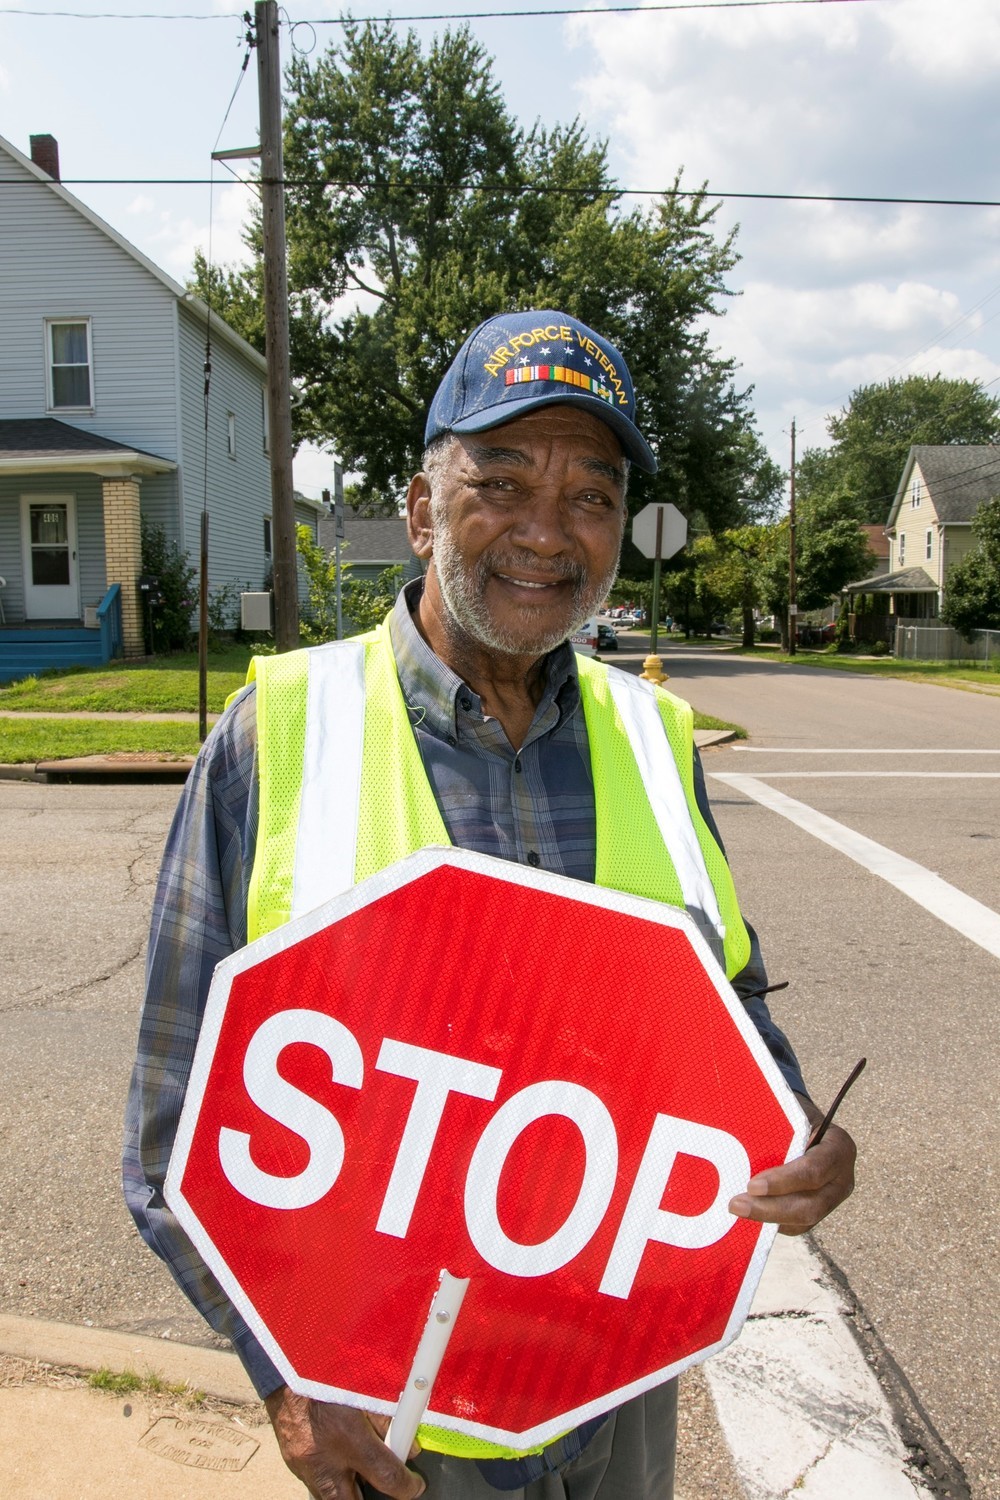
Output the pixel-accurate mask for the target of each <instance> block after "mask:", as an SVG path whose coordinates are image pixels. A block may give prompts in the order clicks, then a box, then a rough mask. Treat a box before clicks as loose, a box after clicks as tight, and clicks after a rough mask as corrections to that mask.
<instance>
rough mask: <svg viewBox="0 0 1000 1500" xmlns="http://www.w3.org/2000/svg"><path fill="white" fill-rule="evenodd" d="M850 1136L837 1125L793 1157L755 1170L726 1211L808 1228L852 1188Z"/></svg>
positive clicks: (795, 1230)
mask: <svg viewBox="0 0 1000 1500" xmlns="http://www.w3.org/2000/svg"><path fill="white" fill-rule="evenodd" d="M856 1155H857V1152H856V1148H855V1145H854V1142H853V1141H852V1140H851V1137H850V1136H849V1135H848V1134H847V1132H846V1131H845V1130H841V1129H840V1128H839V1126H836V1125H833V1126H831V1127H830V1129H829V1131H828V1132H827V1134H826V1136H825V1138H824V1139H823V1141H822V1142H821V1143H820V1144H819V1145H818V1146H816V1147H815V1148H814V1149H812V1150H807V1151H806V1153H805V1155H804V1156H800V1157H799V1158H798V1159H797V1160H796V1161H790V1162H787V1163H786V1164H785V1165H784V1166H783V1167H772V1168H771V1169H770V1171H767V1172H758V1173H757V1175H756V1176H755V1177H752V1178H751V1179H750V1181H749V1182H748V1184H747V1187H746V1191H745V1192H743V1193H738V1194H737V1195H736V1197H735V1198H733V1199H732V1200H731V1201H730V1204H729V1212H730V1213H731V1214H735V1215H736V1216H737V1217H738V1218H741V1219H753V1220H755V1221H756V1222H758V1223H762V1224H778V1225H780V1226H781V1228H782V1230H783V1231H784V1232H785V1233H786V1234H802V1233H804V1232H805V1230H807V1229H812V1228H813V1226H814V1225H816V1224H818V1223H819V1222H820V1220H821V1219H823V1218H825V1217H826V1215H827V1214H828V1213H831V1212H832V1210H833V1209H835V1208H836V1207H837V1205H838V1203H842V1202H843V1201H844V1199H845V1198H847V1197H849V1196H850V1194H851V1193H852V1192H853V1191H854V1161H855V1157H856Z"/></svg>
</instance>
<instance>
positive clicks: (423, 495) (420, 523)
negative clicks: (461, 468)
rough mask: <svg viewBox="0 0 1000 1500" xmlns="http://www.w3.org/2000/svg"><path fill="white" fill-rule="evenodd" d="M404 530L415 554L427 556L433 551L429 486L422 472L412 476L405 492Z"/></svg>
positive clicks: (422, 556)
mask: <svg viewBox="0 0 1000 1500" xmlns="http://www.w3.org/2000/svg"><path fill="white" fill-rule="evenodd" d="M406 530H407V534H408V536H409V538H410V546H411V547H412V548H413V550H414V552H415V553H416V554H417V556H418V557H421V558H425V559H426V558H429V557H430V555H431V552H432V551H433V541H434V528H433V526H432V525H431V486H430V481H429V479H428V477H427V475H426V474H424V473H420V474H415V475H414V476H413V478H412V479H411V480H410V488H409V489H408V490H407V492H406Z"/></svg>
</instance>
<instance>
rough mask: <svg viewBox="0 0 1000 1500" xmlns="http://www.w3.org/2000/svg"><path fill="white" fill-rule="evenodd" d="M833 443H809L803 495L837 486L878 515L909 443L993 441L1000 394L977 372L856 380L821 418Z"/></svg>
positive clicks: (869, 514)
mask: <svg viewBox="0 0 1000 1500" xmlns="http://www.w3.org/2000/svg"><path fill="white" fill-rule="evenodd" d="M827 427H828V430H829V433H830V436H831V438H832V439H833V445H832V447H830V448H829V449H826V450H824V449H819V448H812V449H808V450H807V451H806V452H805V453H804V454H803V456H802V460H801V463H800V464H799V465H798V467H797V477H798V484H799V488H800V490H801V492H802V494H803V497H804V498H807V497H809V496H810V495H813V494H816V495H821V496H825V497H829V496H832V495H833V494H835V493H838V492H839V493H842V494H844V495H847V496H849V497H850V498H851V500H852V502H853V505H854V507H855V508H856V510H857V513H858V516H859V519H861V520H863V521H868V522H879V521H882V522H884V521H885V519H886V517H887V516H888V514H889V510H890V507H891V505H892V502H893V498H894V497H895V494H896V489H897V487H898V485H899V480H900V477H901V475H902V473H903V466H904V464H905V462H906V456H907V454H908V453H909V450H910V447H911V445H912V444H914V443H931V444H939V443H992V442H995V441H996V440H997V439H998V438H1000V397H996V396H990V395H987V393H986V391H985V390H984V389H983V387H982V386H981V385H980V384H979V383H978V381H975V380H948V379H946V378H945V377H944V376H943V375H909V376H906V377H905V379H901V380H886V381H882V382H880V383H876V384H874V385H863V386H859V387H858V389H857V390H856V391H855V392H854V393H853V395H852V396H851V399H850V401H849V402H848V404H847V406H845V407H844V409H843V410H842V411H841V412H840V414H839V415H838V416H835V417H831V418H830V419H829V422H828V424H827Z"/></svg>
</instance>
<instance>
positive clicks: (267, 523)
mask: <svg viewBox="0 0 1000 1500" xmlns="http://www.w3.org/2000/svg"><path fill="white" fill-rule="evenodd" d="M264 551H265V553H266V554H267V556H268V557H270V556H271V517H270V516H265V517H264Z"/></svg>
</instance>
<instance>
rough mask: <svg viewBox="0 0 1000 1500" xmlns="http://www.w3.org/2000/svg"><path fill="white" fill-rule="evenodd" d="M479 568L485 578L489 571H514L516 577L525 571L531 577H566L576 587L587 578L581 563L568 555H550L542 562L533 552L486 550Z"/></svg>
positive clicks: (480, 560) (560, 578) (561, 578)
mask: <svg viewBox="0 0 1000 1500" xmlns="http://www.w3.org/2000/svg"><path fill="white" fill-rule="evenodd" d="M479 570H480V574H481V576H482V577H483V578H484V579H485V577H486V575H487V574H488V573H512V574H514V575H515V577H516V576H518V575H519V574H521V573H524V574H526V575H527V576H528V577H529V578H530V577H531V576H532V575H533V574H534V575H536V576H537V575H538V574H539V573H543V574H544V575H545V577H546V578H549V579H559V580H560V581H562V580H563V579H565V580H567V581H568V582H570V583H573V584H574V585H575V586H576V587H579V586H580V584H582V583H583V582H584V581H585V578H586V574H585V572H584V569H583V568H582V567H581V566H580V564H579V563H575V562H571V561H570V559H569V558H567V557H549V558H546V560H545V562H544V564H542V563H540V560H539V558H538V557H536V556H535V554H534V553H533V552H485V553H484V554H483V556H482V557H481V558H480V559H479Z"/></svg>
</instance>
